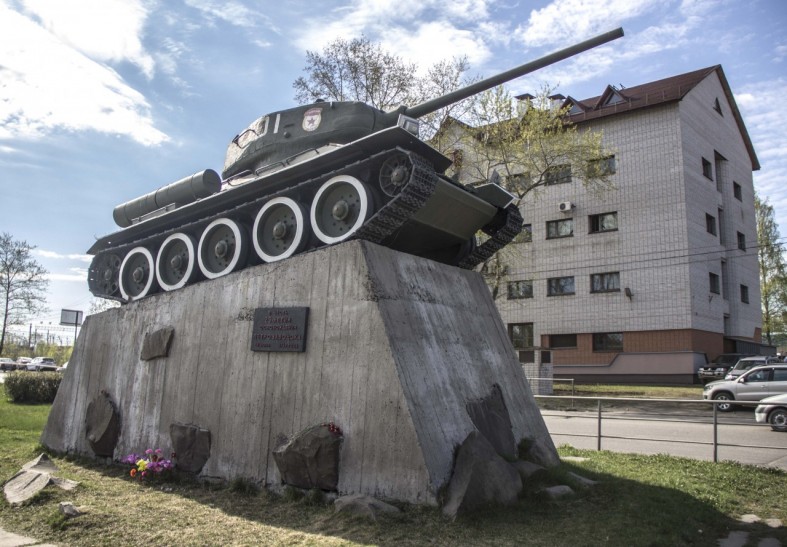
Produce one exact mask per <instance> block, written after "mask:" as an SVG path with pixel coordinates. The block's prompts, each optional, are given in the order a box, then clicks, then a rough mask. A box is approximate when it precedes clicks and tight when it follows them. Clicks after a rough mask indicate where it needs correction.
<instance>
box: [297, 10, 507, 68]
mask: <svg viewBox="0 0 787 547" xmlns="http://www.w3.org/2000/svg"><path fill="white" fill-rule="evenodd" d="M489 5H491V2H490V1H489V0H454V1H451V0H354V1H352V2H350V3H349V4H348V5H346V6H343V7H341V8H335V9H334V10H333V11H332V12H329V13H328V15H327V16H326V13H325V12H320V16H319V18H317V17H315V18H313V19H307V20H305V21H303V24H302V25H299V27H298V28H297V29H294V30H296V31H297V32H298V34H297V36H296V38H295V43H296V45H297V46H298V47H300V48H301V49H303V50H309V51H319V50H320V49H322V48H323V47H324V46H325V45H327V44H328V43H329V42H331V41H333V40H335V39H336V38H339V37H342V38H345V39H352V38H357V37H360V36H361V35H365V36H366V37H368V38H370V39H371V40H374V41H377V42H380V43H381V44H382V45H383V47H384V48H385V49H386V50H388V51H391V52H393V53H395V54H396V55H399V56H401V57H402V58H404V59H405V60H407V61H410V62H415V63H417V64H418V66H419V67H421V68H426V67H428V66H430V65H432V64H434V63H435V62H437V61H441V60H444V59H450V58H452V57H462V56H467V58H468V60H469V61H470V62H471V64H474V65H477V64H480V63H482V62H483V61H485V60H487V59H488V58H489V57H490V55H491V52H490V49H489V46H488V45H487V44H488V43H494V42H498V43H499V42H501V41H502V42H504V41H505V39H506V38H503V37H501V36H500V34H502V33H501V32H500V31H501V30H502V29H503V28H505V27H506V26H507V25H505V24H501V23H495V22H493V21H492V20H491V19H490V15H489V9H488V7H489ZM493 30H494V31H496V32H491V31H493Z"/></svg>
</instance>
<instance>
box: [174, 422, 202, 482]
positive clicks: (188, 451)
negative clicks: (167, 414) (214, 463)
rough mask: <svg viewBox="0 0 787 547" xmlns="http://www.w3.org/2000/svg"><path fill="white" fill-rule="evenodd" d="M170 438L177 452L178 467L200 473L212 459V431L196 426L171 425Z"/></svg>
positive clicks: (188, 471) (189, 471)
mask: <svg viewBox="0 0 787 547" xmlns="http://www.w3.org/2000/svg"><path fill="white" fill-rule="evenodd" d="M169 438H170V440H171V441H172V449H173V450H174V451H175V456H176V460H177V461H176V464H175V465H176V467H177V468H178V469H180V470H182V471H186V472H187V473H199V472H200V471H201V470H202V468H203V466H204V465H205V462H207V461H208V458H210V431H209V430H207V429H202V428H200V427H197V426H195V425H185V424H177V423H175V424H171V425H170V426H169Z"/></svg>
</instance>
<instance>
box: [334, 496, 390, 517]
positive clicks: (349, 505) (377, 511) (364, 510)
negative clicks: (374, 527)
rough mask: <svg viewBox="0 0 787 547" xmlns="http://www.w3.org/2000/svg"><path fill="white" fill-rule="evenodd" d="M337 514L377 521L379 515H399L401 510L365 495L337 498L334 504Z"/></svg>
mask: <svg viewBox="0 0 787 547" xmlns="http://www.w3.org/2000/svg"><path fill="white" fill-rule="evenodd" d="M333 506H334V507H335V511H336V512H337V513H348V514H351V515H357V516H361V517H365V518H367V519H369V520H373V521H376V520H377V518H378V517H379V515H398V514H399V513H401V510H400V509H399V508H398V507H395V506H393V505H391V504H389V503H385V502H384V501H380V500H378V499H375V498H373V497H371V496H366V495H363V494H351V495H349V496H342V497H340V498H336V501H334V502H333Z"/></svg>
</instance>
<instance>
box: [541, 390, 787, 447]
mask: <svg viewBox="0 0 787 547" xmlns="http://www.w3.org/2000/svg"><path fill="white" fill-rule="evenodd" d="M555 381H557V380H555ZM535 398H536V399H537V400H539V401H546V400H557V401H561V402H565V401H567V400H568V399H570V408H568V409H566V410H570V411H575V402H580V403H595V427H594V431H593V432H592V433H561V432H558V431H552V430H550V434H552V435H560V436H567V437H589V438H595V439H596V450H602V440H603V439H623V440H632V441H653V442H664V443H685V444H694V445H707V446H710V447H711V449H712V456H713V457H712V459H713V461H714V462H718V461H719V447H721V446H726V447H736V448H756V449H767V450H778V451H784V452H785V456H787V444H786V445H783V446H772V445H757V444H741V443H721V442H720V441H719V426H720V425H753V426H759V427H768V428H770V425H767V424H758V423H754V422H753V423H747V424H743V423H735V424H720V422H719V414H720V411H719V410H718V405H719V404H725V403H726V404H729V401H712V400H690V399H655V398H653V399H651V398H630V397H585V396H581V397H576V396H574V389H573V384H572V395H571V396H567V395H535ZM643 403H662V404H670V405H677V406H679V407H681V406H683V405H685V406H686V408H687V410H688V409H689V405H691V406H694V407H695V408H696V407H697V406H698V405H711V407H712V411H711V412H710V413H709V414H710V416H708V415H704V416H703V415H697V414H696V413H694V414H683V415H680V417H681V419H680V421H681V422H684V423H697V424H708V423H709V424H711V425H712V430H713V433H712V440H709V441H703V440H698V439H695V440H686V439H676V438H669V439H668V438H658V437H641V436H637V437H627V436H619V435H607V434H604V427H603V425H604V422H605V421H609V420H630V419H631V418H630V417H627V416H625V415H622V414H621V413H620V412H617V413H609V412H608V413H606V414H605V413H604V404H607V407H608V409H607V410H612V407H613V405H616V406H620V405H621V404H627V405H633V406H636V405H638V404H643ZM759 404H760V403H759V402H747V401H735V405H736V406H747V407H753V406H757V405H759ZM542 414H543V415H545V416H548V415H549V410H543V409H542ZM555 415H556V414H555ZM560 416H562V417H569V418H570V417H571V416H570V414H568V415H565V414H560ZM576 417H577V418H579V417H581V418H583V419H588V416H587V413H586V415H584V416H581V415H579V414H577V415H576ZM709 417H710V422H709V421H708V418H709ZM692 418H693V419H692ZM651 419H652V420H655V421H668V419H667V418H657V417H656V418H651ZM752 420H753V418H752ZM785 440H787V435H785Z"/></svg>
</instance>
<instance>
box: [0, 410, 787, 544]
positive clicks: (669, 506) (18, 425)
mask: <svg viewBox="0 0 787 547" xmlns="http://www.w3.org/2000/svg"><path fill="white" fill-rule="evenodd" d="M48 410H49V406H47V405H43V406H42V405H39V406H24V405H13V404H10V403H8V402H7V401H5V400H3V399H2V398H0V446H1V447H2V456H0V481H5V480H7V479H8V478H10V477H11V475H13V474H14V473H15V472H16V471H17V470H18V469H19V468H20V467H21V465H22V464H24V463H25V462H26V461H28V460H30V459H32V458H33V457H35V456H36V455H37V454H38V453H39V452H40V451H41V447H40V446H38V438H39V435H40V432H41V430H42V428H43V425H44V423H45V421H46V415H47V412H48ZM560 453H561V456H569V455H571V456H584V457H586V458H587V460H586V461H583V462H569V463H565V464H564V465H563V466H562V467H561V468H559V469H556V470H554V471H553V472H552V473H551V477H550V479H551V480H556V479H561V478H563V479H566V477H565V472H566V471H568V470H570V471H574V472H576V473H578V474H581V475H583V476H585V477H588V478H592V479H594V480H597V481H599V482H600V484H599V485H597V486H595V487H592V488H589V489H586V490H581V491H579V492H578V494H577V495H576V496H575V497H573V498H571V499H568V500H564V501H560V502H548V501H545V500H544V499H543V498H542V497H541V496H540V495H536V494H534V493H532V491H531V493H530V494H528V495H526V496H524V497H523V498H522V499H521V500H520V501H519V502H518V503H517V504H516V505H515V506H512V507H508V508H491V509H488V510H486V511H485V512H483V513H480V514H477V515H474V516H472V517H466V518H460V519H458V520H457V521H455V522H451V521H448V520H446V519H444V518H443V517H442V516H441V514H440V512H439V510H437V509H435V508H429V507H426V508H424V507H414V506H406V505H401V507H402V509H403V513H402V515H401V516H399V517H396V518H384V519H383V520H381V521H380V522H376V523H375V522H368V521H365V520H361V519H358V518H351V517H347V516H344V515H336V514H334V512H333V509H332V507H331V506H330V505H327V504H325V503H322V502H321V501H320V500H319V499H314V498H312V497H309V498H303V497H300V498H299V497H298V496H295V495H287V496H276V495H273V494H270V493H268V492H266V491H256V490H255V489H253V488H249V485H248V484H244V483H242V482H238V483H233V484H231V485H224V484H219V485H216V484H213V485H211V484H207V483H199V482H196V481H193V480H191V479H189V478H182V477H181V478H178V479H176V480H174V481H171V482H167V483H160V482H159V483H141V482H139V481H136V480H133V479H131V478H130V477H129V476H128V470H127V469H126V468H125V467H122V466H117V465H109V466H106V465H102V464H100V463H97V462H93V461H87V460H79V459H74V458H63V457H57V456H53V459H54V461H55V462H56V464H57V465H58V466H59V467H60V469H61V473H60V476H62V477H65V478H69V479H72V480H76V481H78V482H79V483H80V485H79V487H77V489H76V490H74V491H72V492H64V491H61V490H59V489H56V488H52V487H50V488H48V489H46V490H44V491H43V492H42V493H40V494H39V495H38V496H37V497H36V498H34V499H33V500H31V501H30V502H28V503H26V504H25V505H23V506H21V507H11V506H9V504H8V503H7V502H6V501H5V499H4V498H3V500H2V502H0V526H2V527H3V528H4V529H6V530H8V531H12V532H16V533H20V534H24V535H30V536H32V537H35V538H37V539H38V540H39V541H46V542H52V543H57V544H60V545H80V546H81V545H87V546H90V545H108V544H113V545H219V544H220V545H261V544H265V545H267V544H277V545H377V544H379V545H544V546H556V545H557V546H560V545H570V546H578V545H620V546H631V545H665V546H666V545H669V546H672V545H708V546H715V545H717V543H716V540H717V539H718V538H721V537H726V536H727V535H728V533H729V532H730V531H731V530H748V531H750V532H751V534H752V537H753V538H757V537H776V538H778V539H780V540H781V541H782V542H783V543H785V542H787V535H786V534H785V531H784V529H779V530H774V529H771V528H768V527H767V526H765V525H764V524H755V525H743V524H741V523H739V522H738V521H737V519H738V518H739V517H740V516H741V515H743V514H746V513H755V514H757V515H759V516H760V517H762V518H763V519H766V518H778V519H781V520H782V521H784V522H787V504H785V503H784V492H787V473H784V472H782V471H777V470H773V469H765V468H757V467H751V466H744V465H740V464H734V463H720V464H713V463H710V462H701V461H695V460H688V459H681V458H673V457H667V456H663V455H657V456H640V455H626V454H615V453H610V452H592V451H579V450H575V449H572V448H570V447H561V448H560ZM569 482H570V481H569ZM531 486H533V487H536V486H537V485H535V484H534V485H531ZM291 494H292V493H291ZM66 500H68V501H72V502H73V503H74V504H75V505H77V506H83V507H84V508H85V511H86V514H84V515H83V516H80V517H78V518H76V519H73V520H64V519H62V518H60V517H59V516H58V509H57V507H58V503H59V502H61V501H66ZM756 543H757V542H756V541H754V542H753V543H752V544H753V545H756Z"/></svg>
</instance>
